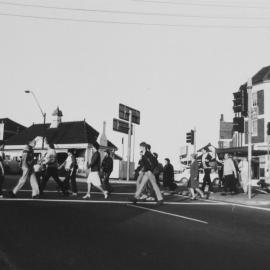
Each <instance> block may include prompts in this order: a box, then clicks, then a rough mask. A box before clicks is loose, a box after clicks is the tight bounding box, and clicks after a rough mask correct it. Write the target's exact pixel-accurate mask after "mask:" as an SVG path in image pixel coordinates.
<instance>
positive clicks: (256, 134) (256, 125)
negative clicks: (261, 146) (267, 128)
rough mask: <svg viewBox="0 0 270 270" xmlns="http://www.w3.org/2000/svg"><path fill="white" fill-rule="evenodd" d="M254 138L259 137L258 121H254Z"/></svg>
mask: <svg viewBox="0 0 270 270" xmlns="http://www.w3.org/2000/svg"><path fill="white" fill-rule="evenodd" d="M252 136H254V137H257V136H258V119H253V120H252Z"/></svg>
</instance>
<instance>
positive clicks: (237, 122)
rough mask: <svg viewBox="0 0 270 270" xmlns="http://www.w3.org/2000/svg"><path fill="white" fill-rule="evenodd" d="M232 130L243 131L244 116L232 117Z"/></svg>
mask: <svg viewBox="0 0 270 270" xmlns="http://www.w3.org/2000/svg"><path fill="white" fill-rule="evenodd" d="M233 131H238V132H239V133H245V118H244V117H234V118H233Z"/></svg>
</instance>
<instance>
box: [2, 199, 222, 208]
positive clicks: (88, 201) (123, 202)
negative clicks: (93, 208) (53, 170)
mask: <svg viewBox="0 0 270 270" xmlns="http://www.w3.org/2000/svg"><path fill="white" fill-rule="evenodd" d="M1 201H23V202H28V201H29V202H62V203H63V202H66V203H100V204H110V203H111V204H132V202H131V201H112V200H91V199H88V200H81V199H79V200H78V199H74V200H70V199H31V198H2V199H0V202H1ZM138 203H139V204H143V205H156V202H155V201H153V202H151V201H150V202H138ZM163 204H165V205H185V206H189V205H197V206H199V205H220V204H222V203H205V202H197V203H195V202H164V203H163Z"/></svg>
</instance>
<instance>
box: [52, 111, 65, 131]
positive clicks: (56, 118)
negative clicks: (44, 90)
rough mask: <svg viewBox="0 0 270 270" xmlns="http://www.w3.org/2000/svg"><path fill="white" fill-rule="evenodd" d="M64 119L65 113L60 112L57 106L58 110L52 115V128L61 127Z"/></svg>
mask: <svg viewBox="0 0 270 270" xmlns="http://www.w3.org/2000/svg"><path fill="white" fill-rule="evenodd" d="M62 117H63V113H62V111H60V110H59V107H58V106H57V108H56V110H54V111H53V113H52V123H51V126H50V128H58V127H59V125H60V124H61V123H62Z"/></svg>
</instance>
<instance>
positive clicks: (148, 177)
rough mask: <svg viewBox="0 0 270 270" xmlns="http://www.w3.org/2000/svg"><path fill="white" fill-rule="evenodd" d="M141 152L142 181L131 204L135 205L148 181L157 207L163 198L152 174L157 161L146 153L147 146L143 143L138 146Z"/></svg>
mask: <svg viewBox="0 0 270 270" xmlns="http://www.w3.org/2000/svg"><path fill="white" fill-rule="evenodd" d="M140 147H141V151H142V153H143V155H142V159H141V163H142V168H143V172H144V175H143V179H142V181H141V183H140V185H139V188H138V190H137V191H136V193H135V196H134V198H133V202H134V203H136V202H137V201H138V199H139V198H140V195H141V193H142V191H143V190H144V188H145V185H146V184H147V183H148V181H150V183H151V184H152V187H153V189H154V191H155V194H156V198H157V203H158V205H160V204H162V203H163V197H162V195H161V192H160V189H159V187H158V185H157V182H156V179H155V176H154V174H153V171H154V169H155V167H156V166H157V160H156V159H155V158H154V156H153V155H152V154H151V153H150V151H147V144H146V143H145V142H143V143H141V144H140Z"/></svg>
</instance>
